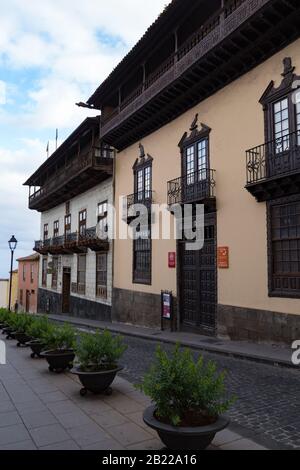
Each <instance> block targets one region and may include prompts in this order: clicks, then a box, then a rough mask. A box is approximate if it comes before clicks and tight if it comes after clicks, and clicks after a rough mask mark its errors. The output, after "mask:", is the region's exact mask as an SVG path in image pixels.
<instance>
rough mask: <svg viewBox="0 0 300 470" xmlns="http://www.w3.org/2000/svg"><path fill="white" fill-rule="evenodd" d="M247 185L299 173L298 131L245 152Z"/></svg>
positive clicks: (299, 137) (299, 144)
mask: <svg viewBox="0 0 300 470" xmlns="http://www.w3.org/2000/svg"><path fill="white" fill-rule="evenodd" d="M246 160H247V163H246V166H247V185H252V184H256V183H261V182H262V181H265V180H268V179H274V178H278V177H282V176H284V175H287V174H290V173H295V172H300V130H299V131H297V132H293V133H291V134H287V135H285V136H282V137H279V138H277V139H275V140H272V141H270V142H267V143H265V144H262V145H259V146H258V147H254V148H253V149H250V150H247V152H246Z"/></svg>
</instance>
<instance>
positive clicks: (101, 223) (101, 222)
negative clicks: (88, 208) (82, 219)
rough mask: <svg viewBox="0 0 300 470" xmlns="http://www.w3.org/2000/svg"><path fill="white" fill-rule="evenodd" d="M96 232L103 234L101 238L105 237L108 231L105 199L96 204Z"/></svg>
mask: <svg viewBox="0 0 300 470" xmlns="http://www.w3.org/2000/svg"><path fill="white" fill-rule="evenodd" d="M97 222H98V233H100V234H101V236H102V234H103V238H107V231H108V204H107V201H105V202H101V203H100V204H98V214H97Z"/></svg>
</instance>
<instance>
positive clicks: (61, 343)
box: [41, 323, 76, 351]
mask: <svg viewBox="0 0 300 470" xmlns="http://www.w3.org/2000/svg"><path fill="white" fill-rule="evenodd" d="M41 340H42V342H43V343H44V344H45V347H46V348H47V349H51V350H55V351H65V350H69V349H74V348H75V344H76V332H75V329H74V328H73V327H72V326H71V325H68V324H67V323H66V324H64V325H63V326H55V325H52V324H50V325H49V326H48V327H47V329H46V330H44V331H43V332H42V337H41Z"/></svg>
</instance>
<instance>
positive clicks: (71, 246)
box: [65, 232, 87, 254]
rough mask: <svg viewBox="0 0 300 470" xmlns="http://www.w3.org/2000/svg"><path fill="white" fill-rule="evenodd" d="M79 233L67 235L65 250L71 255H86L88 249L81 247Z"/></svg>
mask: <svg viewBox="0 0 300 470" xmlns="http://www.w3.org/2000/svg"><path fill="white" fill-rule="evenodd" d="M78 242H79V234H78V232H74V233H69V234H67V235H65V249H66V251H67V252H68V253H69V254H81V253H86V252H87V249H86V248H84V247H82V246H80V245H79V243H78Z"/></svg>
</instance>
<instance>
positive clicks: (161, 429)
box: [137, 345, 233, 450]
mask: <svg viewBox="0 0 300 470" xmlns="http://www.w3.org/2000/svg"><path fill="white" fill-rule="evenodd" d="M224 380H225V373H218V372H217V366H216V364H215V363H214V362H208V363H207V364H205V362H204V360H203V358H202V357H200V358H199V360H198V361H195V360H194V358H193V356H192V353H191V352H190V351H189V350H184V351H182V350H181V349H180V346H179V345H177V346H176V348H175V350H174V352H173V354H172V356H171V357H169V356H168V354H167V353H165V352H164V351H163V350H162V349H161V348H160V347H159V348H158V350H157V352H156V361H155V363H154V364H153V366H152V367H151V369H150V371H149V373H148V374H146V376H145V377H144V379H143V382H142V384H141V385H140V386H138V387H137V388H139V389H140V390H142V391H143V392H144V393H145V394H146V395H148V396H149V397H150V398H151V399H152V401H153V403H154V405H153V406H151V407H149V408H148V409H146V410H145V413H144V422H145V423H146V424H147V425H148V426H149V427H151V428H152V429H155V430H156V431H157V433H158V435H159V437H160V438H161V440H162V442H163V443H164V444H165V445H166V447H167V448H168V449H172V450H204V449H206V448H207V447H208V446H209V445H210V444H211V442H212V441H213V439H214V437H215V435H216V434H217V433H218V432H219V431H222V430H223V429H225V428H226V427H227V426H228V424H229V420H228V419H227V418H226V417H224V416H222V415H223V413H225V412H226V411H227V410H228V409H229V407H230V405H231V404H232V402H233V400H232V399H229V398H228V397H227V396H226V387H225V383H224Z"/></svg>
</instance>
